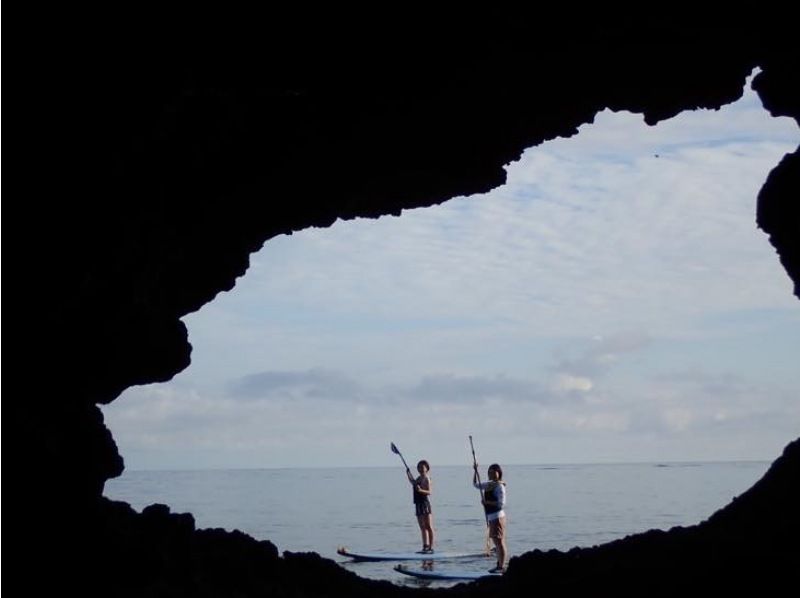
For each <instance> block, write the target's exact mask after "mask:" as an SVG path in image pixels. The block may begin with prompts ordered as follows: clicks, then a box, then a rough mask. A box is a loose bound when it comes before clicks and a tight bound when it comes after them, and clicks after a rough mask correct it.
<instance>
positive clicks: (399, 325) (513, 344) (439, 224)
mask: <svg viewBox="0 0 800 598" xmlns="http://www.w3.org/2000/svg"><path fill="white" fill-rule="evenodd" d="M798 142H800V134H798V129H797V126H796V124H795V123H794V121H792V120H790V119H788V118H772V117H771V116H770V115H769V114H768V113H767V112H766V111H765V110H764V109H763V108H762V107H761V103H760V101H759V100H758V97H757V96H756V95H755V93H754V92H752V91H751V90H750V89H749V85H748V87H747V88H746V91H745V95H744V97H743V98H742V99H741V100H740V101H738V102H736V103H735V104H732V105H729V106H726V107H724V108H722V109H721V110H719V111H713V110H710V111H709V110H702V111H696V112H692V113H685V114H681V115H679V116H677V117H675V118H673V119H670V120H668V121H665V122H662V123H660V124H659V125H657V126H655V127H648V126H647V125H645V124H644V122H643V120H642V117H641V115H635V114H631V113H626V112H619V113H612V112H610V111H605V112H602V113H600V114H598V115H597V117H596V118H595V121H594V123H593V124H590V125H585V126H583V127H581V129H580V131H579V134H578V135H577V136H574V137H572V138H570V139H558V140H554V141H551V142H547V143H545V144H542V145H540V146H538V147H535V148H530V149H528V150H527V151H526V152H525V153H524V155H523V156H522V157H521V158H520V159H519V160H518V161H516V162H513V163H511V164H508V165H507V166H506V170H507V173H508V177H507V179H508V180H507V183H506V185H504V186H502V187H499V188H497V189H495V190H493V191H492V192H490V193H487V194H483V195H472V196H469V197H465V198H455V199H452V200H450V201H448V202H446V203H445V204H443V205H440V206H434V207H430V208H421V209H415V210H407V211H404V212H403V214H402V215H401V216H400V217H394V216H386V217H383V218H380V219H377V220H371V219H357V220H353V221H337V222H336V223H335V224H334V225H333V226H332V227H330V228H325V229H316V228H313V229H306V230H304V231H301V232H298V233H295V234H294V235H291V236H280V237H276V238H273V239H270V240H269V241H267V242H266V243H265V244H264V247H263V248H262V250H261V251H260V252H258V253H256V254H253V255H252V256H251V267H250V269H249V271H248V272H247V274H246V275H245V276H244V277H242V278H240V279H239V280H238V282H237V285H236V287H235V288H234V289H233V290H232V291H230V292H227V293H221V294H219V295H218V296H217V298H216V299H215V300H214V301H213V302H212V303H210V304H207V305H205V306H204V307H203V308H202V309H200V310H199V311H198V312H196V313H193V314H190V315H188V316H186V317H185V318H184V322H185V323H186V325H187V327H188V329H189V340H190V342H191V344H192V346H193V352H192V365H191V366H190V367H189V368H188V369H186V370H184V371H183V372H181V373H180V374H178V375H177V376H175V377H174V378H173V380H172V381H170V382H168V383H163V384H151V385H145V386H138V387H133V388H130V389H128V390H127V391H125V392H124V393H123V394H122V395H121V396H120V397H119V398H118V399H117V400H116V401H115V402H113V403H112V404H110V405H108V406H104V407H103V412H104V415H105V418H106V424H107V425H108V427H109V428H110V430H111V431H112V433H113V435H114V438H115V440H116V442H117V444H118V446H119V450H120V452H121V454H122V455H123V457H124V459H125V463H126V468H128V469H134V470H137V469H205V468H262V467H340V466H341V467H354V466H392V465H397V464H398V463H397V462H398V461H399V459H398V457H397V456H396V455H394V454H392V453H391V451H390V450H389V444H390V442H394V443H395V444H396V445H397V446H398V448H399V449H400V450H401V451H402V452H403V455H404V456H405V458H406V460H407V461H409V462H410V463H411V462H412V461H416V460H418V459H422V458H425V459H427V460H428V461H430V462H431V464H434V463H435V464H437V465H455V464H467V465H469V464H471V462H472V455H471V453H470V449H469V440H468V437H469V435H472V436H473V438H474V440H475V448H476V451H477V454H478V458H479V461H480V462H481V463H482V464H484V463H485V464H488V463H490V462H493V461H497V462H500V463H505V464H512V463H515V464H517V463H519V464H521V463H603V462H641V461H658V462H666V461H717V460H774V459H775V458H776V457H777V456H778V455H779V454H780V452H781V451H782V449H783V447H784V446H785V445H786V444H787V443H788V442H789V441H791V440H793V439H794V438H797V437H798V436H800V393H798V388H800V368H798V367H797V360H798V349H799V348H800V302H798V300H797V298H795V297H794V296H793V295H792V283H791V280H790V279H789V277H788V275H787V274H786V273H785V271H784V270H783V268H782V267H781V265H780V262H779V261H778V257H777V254H776V252H775V250H774V249H773V248H772V246H771V245H770V244H769V241H768V238H767V236H766V235H765V234H764V233H763V232H762V231H760V230H759V229H758V228H757V226H756V224H755V208H756V196H757V194H758V190H759V188H760V187H761V184H762V183H763V181H764V179H765V178H766V176H767V174H768V173H769V171H770V170H771V169H772V168H773V167H774V166H775V165H776V164H777V163H778V162H779V161H780V159H781V157H782V156H783V155H784V154H785V153H788V152H792V151H794V149H795V148H796V147H797V144H798ZM309 174H310V175H313V173H309Z"/></svg>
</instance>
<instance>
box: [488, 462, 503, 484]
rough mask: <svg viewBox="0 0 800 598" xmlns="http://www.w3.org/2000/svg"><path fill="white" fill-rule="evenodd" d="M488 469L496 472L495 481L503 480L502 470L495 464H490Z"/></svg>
mask: <svg viewBox="0 0 800 598" xmlns="http://www.w3.org/2000/svg"><path fill="white" fill-rule="evenodd" d="M489 469H494V470H495V471H496V472H497V479H498V480H502V479H503V468H502V467H500V466H499V465H498V464H497V463H492V464H491V465H490V466H489Z"/></svg>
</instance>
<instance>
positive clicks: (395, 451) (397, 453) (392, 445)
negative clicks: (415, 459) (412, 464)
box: [389, 442, 411, 475]
mask: <svg viewBox="0 0 800 598" xmlns="http://www.w3.org/2000/svg"><path fill="white" fill-rule="evenodd" d="M389 446H390V447H391V448H392V452H393V453H394V454H396V455H400V459H402V460H403V465H405V466H406V471H407V472H408V473H409V475H411V470H410V469H409V468H408V463H406V460H405V459H403V453H401V452H400V449H399V448H397V447H396V446H395V445H394V442H392V443H390V444H389Z"/></svg>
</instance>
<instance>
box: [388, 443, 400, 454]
mask: <svg viewBox="0 0 800 598" xmlns="http://www.w3.org/2000/svg"><path fill="white" fill-rule="evenodd" d="M389 446H390V447H391V449H392V452H393V453H394V454H395V455H399V454H400V451H399V450H397V447H396V446H395V445H394V442H392V443H390V444H389Z"/></svg>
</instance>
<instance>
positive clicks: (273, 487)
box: [105, 461, 770, 587]
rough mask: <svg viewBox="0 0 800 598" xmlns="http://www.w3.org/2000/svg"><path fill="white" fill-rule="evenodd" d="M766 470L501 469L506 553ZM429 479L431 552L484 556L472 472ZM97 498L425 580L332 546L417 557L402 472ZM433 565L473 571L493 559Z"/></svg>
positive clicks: (166, 482) (703, 513) (592, 539)
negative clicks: (161, 508)
mask: <svg viewBox="0 0 800 598" xmlns="http://www.w3.org/2000/svg"><path fill="white" fill-rule="evenodd" d="M769 465H770V464H769V462H765V461H764V462H762V461H746V462H744V461H737V462H715V463H627V464H592V465H505V466H504V467H503V470H504V476H503V478H504V480H505V481H506V482H507V506H506V512H507V517H508V518H507V524H508V529H507V543H508V548H509V554H510V556H512V557H513V556H514V555H515V554H521V553H523V552H527V551H529V550H533V549H537V548H538V549H540V550H549V549H551V548H555V549H559V550H568V549H570V548H572V547H574V546H581V547H587V546H594V545H596V544H601V543H603V542H608V541H610V540H614V539H617V538H622V537H624V536H627V535H629V534H634V533H637V532H643V531H646V530H649V529H654V528H657V529H664V530H667V529H670V528H671V527H674V526H677V525H680V526H687V525H693V524H696V523H699V522H701V521H703V520H704V519H706V518H708V517H709V516H710V515H711V514H712V513H714V511H716V510H717V509H719V508H720V507H722V506H724V505H726V504H728V503H729V502H730V501H731V500H732V499H733V498H734V497H736V496H738V495H739V494H741V493H742V492H744V491H745V490H747V489H748V488H749V487H750V486H752V485H753V484H754V483H755V482H756V481H757V480H758V479H759V478H760V477H761V476H762V475H763V474H764V473H765V472H766V471H767V469H768V467H769ZM481 474H482V475H484V474H485V472H483V471H482V472H481ZM430 475H431V479H432V481H433V495H432V501H431V502H432V504H433V517H434V518H433V522H434V528H435V531H436V541H435V543H436V549H437V550H438V551H459V552H460V551H468V552H474V551H480V550H481V549H482V547H483V545H484V541H485V522H484V516H483V511H482V508H481V505H480V496H479V493H478V491H477V490H476V489H475V488H473V487H472V484H471V482H472V468H471V467H469V466H441V467H435V466H434V467H432V469H431V472H430ZM105 496H107V497H108V498H110V499H112V500H122V501H125V502H127V503H129V504H130V505H131V506H132V507H133V508H135V509H136V510H137V511H141V510H142V509H143V508H144V507H146V506H147V505H150V504H153V503H164V504H167V505H169V506H170V508H171V510H172V511H173V512H177V513H185V512H190V513H192V514H193V515H194V518H195V521H196V523H197V527H198V528H225V529H228V530H232V529H238V530H241V531H243V532H245V533H247V534H249V535H251V536H253V537H254V538H257V539H259V540H270V541H272V542H273V543H274V544H275V545H276V546H277V547H278V550H279V551H281V552H283V551H291V552H316V553H318V554H320V555H321V556H324V557H327V558H331V559H333V560H335V561H336V562H339V563H341V564H342V566H343V567H345V568H347V569H349V570H351V571H354V572H355V573H357V574H358V575H361V576H362V577H368V578H374V579H386V580H391V581H393V582H396V583H401V584H406V585H420V584H423V585H424V584H429V583H431V582H426V581H418V580H414V579H412V578H409V577H406V576H403V575H401V574H399V573H396V572H395V571H393V570H392V566H393V563H354V562H350V561H348V560H347V559H345V558H343V557H341V556H339V555H338V554H336V549H337V547H339V546H346V547H347V548H349V549H351V550H353V551H364V552H366V551H370V552H376V551H377V552H380V551H383V552H413V551H415V550H419V548H420V544H421V542H420V533H419V528H418V527H417V522H416V518H415V517H414V506H413V504H412V501H411V486H410V484H409V483H408V480H407V479H406V476H405V470H404V469H403V468H402V467H365V468H339V469H233V470H197V471H195V470H192V471H126V472H125V473H124V474H123V475H122V476H121V477H120V478H117V479H114V480H110V481H109V482H108V483H107V484H106V488H105ZM412 566H413V565H412ZM436 566H437V568H439V567H440V568H442V569H445V568H446V567H454V568H455V567H457V568H459V569H470V570H476V571H481V570H485V569H488V568H490V567H491V566H493V561H492V560H491V559H488V558H487V559H473V560H468V561H466V562H460V563H459V564H458V565H454V564H451V563H447V564H445V563H442V564H437V565H436ZM432 583H435V584H437V587H442V586H446V585H448V583H447V582H432ZM449 585H452V582H450V584H449Z"/></svg>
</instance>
